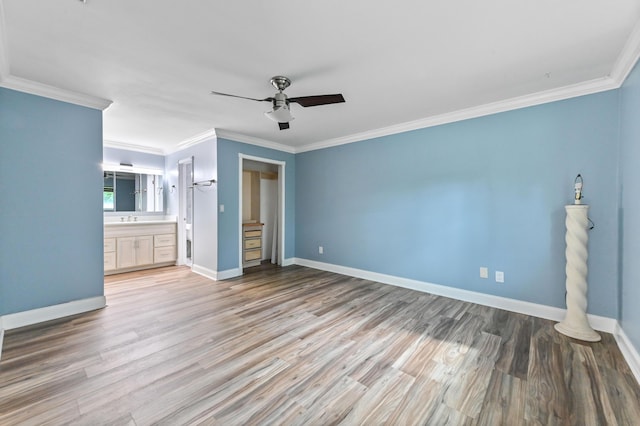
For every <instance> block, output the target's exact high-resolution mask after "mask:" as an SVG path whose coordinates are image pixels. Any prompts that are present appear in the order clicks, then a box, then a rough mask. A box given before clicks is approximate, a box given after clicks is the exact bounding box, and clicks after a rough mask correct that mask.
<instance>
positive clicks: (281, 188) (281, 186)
mask: <svg viewBox="0 0 640 426" xmlns="http://www.w3.org/2000/svg"><path fill="white" fill-rule="evenodd" d="M244 160H251V161H258V162H260V163H267V164H275V165H277V166H278V237H277V238H278V248H279V249H280V250H279V251H278V256H277V264H278V265H280V266H283V265H284V259H285V257H284V253H285V229H284V224H285V182H286V178H285V168H286V165H287V162H286V161H280V160H273V159H271V158H264V157H256V156H253V155H247V154H242V153H239V154H238V269H239V271H240V275H242V273H243V270H244V269H243V266H242V180H243V177H242V171H243V166H244Z"/></svg>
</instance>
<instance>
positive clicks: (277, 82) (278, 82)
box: [271, 75, 291, 92]
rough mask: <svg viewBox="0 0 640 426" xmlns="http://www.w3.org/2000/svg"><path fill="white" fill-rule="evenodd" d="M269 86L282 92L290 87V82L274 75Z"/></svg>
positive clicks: (285, 78)
mask: <svg viewBox="0 0 640 426" xmlns="http://www.w3.org/2000/svg"><path fill="white" fill-rule="evenodd" d="M271 85H272V86H273V87H275V88H276V89H278V90H279V91H281V92H282V91H283V90H284V89H286V88H287V87H289V86H291V80H289V78H287V77H284V76H282V75H276V76H275V77H271Z"/></svg>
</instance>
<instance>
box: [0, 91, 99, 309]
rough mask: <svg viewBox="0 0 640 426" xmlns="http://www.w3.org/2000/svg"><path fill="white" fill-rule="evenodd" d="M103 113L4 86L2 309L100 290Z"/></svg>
mask: <svg viewBox="0 0 640 426" xmlns="http://www.w3.org/2000/svg"><path fill="white" fill-rule="evenodd" d="M101 163H102V112H101V111H98V110H94V109H90V108H85V107H80V106H76V105H71V104H67V103H64V102H59V101H54V100H51V99H46V98H42V97H38V96H33V95H29V94H25V93H21V92H16V91H13V90H8V89H3V88H0V200H1V201H0V235H1V237H0V315H1V314H10V313H14V312H20V311H25V310H30V309H35V308H41V307H45V306H50V305H56V304H59V303H64V302H69V301H73V300H79V299H84V298H89V297H95V296H102V295H103V282H104V279H103V253H102V251H103V248H102V238H103V236H102V234H103V232H102V225H103V222H102V189H103V181H102V168H101Z"/></svg>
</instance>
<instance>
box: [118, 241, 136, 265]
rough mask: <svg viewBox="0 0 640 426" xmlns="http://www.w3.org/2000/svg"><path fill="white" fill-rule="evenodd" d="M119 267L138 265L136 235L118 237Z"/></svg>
mask: <svg viewBox="0 0 640 426" xmlns="http://www.w3.org/2000/svg"><path fill="white" fill-rule="evenodd" d="M116 245H117V246H118V248H117V250H116V253H117V261H116V263H117V264H118V269H120V268H131V267H132V266H136V237H122V238H118V239H117V243H116Z"/></svg>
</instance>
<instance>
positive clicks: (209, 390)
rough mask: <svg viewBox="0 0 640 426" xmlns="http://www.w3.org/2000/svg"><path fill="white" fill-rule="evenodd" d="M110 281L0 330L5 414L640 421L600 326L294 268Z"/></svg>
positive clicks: (266, 420) (10, 419)
mask: <svg viewBox="0 0 640 426" xmlns="http://www.w3.org/2000/svg"><path fill="white" fill-rule="evenodd" d="M105 281H106V284H105V293H106V296H107V301H108V305H109V306H108V307H107V308H105V309H102V310H99V311H95V312H91V313H87V314H83V315H78V316H76V317H72V318H68V319H64V320H59V321H56V322H52V323H47V324H42V325H39V326H34V327H31V328H26V329H21V330H14V331H11V332H8V333H7V334H6V336H5V348H4V351H3V358H2V361H1V362H0V424H2V425H13V424H28V425H30V424H33V425H40V424H55V425H59V424H81V425H96V424H100V425H102V424H122V425H148V424H170V425H181V424H220V425H249V424H300V425H325V424H337V423H340V424H347V425H352V424H367V425H379V424H393V425H413V424H428V425H445V424H451V425H475V424H478V425H520V424H524V425H529V424H530V425H538V424H542V425H560V424H562V425H564V424H575V425H615V424H619V425H638V424H640V402H639V401H640V388H639V386H638V383H637V382H636V381H635V379H634V378H633V376H632V373H631V371H630V370H629V367H628V365H627V364H626V363H625V362H624V360H623V358H622V356H621V354H620V352H619V350H618V348H617V346H616V344H615V342H614V339H613V337H612V336H611V335H609V334H603V341H602V342H600V343H593V344H585V343H581V342H578V341H575V340H572V339H569V338H567V337H565V336H562V335H560V334H558V333H557V332H555V331H554V329H553V323H552V322H551V321H546V320H541V319H538V318H533V317H529V316H526V315H519V314H514V313H509V312H506V311H501V310H498V309H493V308H487V307H483V306H479V305H474V304H471V303H465V302H460V301H456V300H452V299H447V298H443V297H437V296H432V295H429V294H424V293H419V292H415V291H411V290H406V289H402V288H396V287H391V286H387V285H383V284H379V283H374V282H370V281H366V280H360V279H355V278H349V277H345V276H341V275H337V274H333V273H328V272H321V271H316V270H313V269H307V268H303V267H298V266H291V267H287V268H275V269H274V268H262V267H258V268H255V270H254V271H252V272H251V273H247V274H246V275H245V276H243V277H240V278H236V279H232V280H228V281H219V282H213V281H210V280H208V279H206V278H203V277H201V276H198V275H196V274H193V273H191V272H190V271H189V270H188V269H186V268H182V267H170V268H163V269H159V270H151V271H142V272H134V273H129V274H121V275H113V276H110V277H106V279H105Z"/></svg>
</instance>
